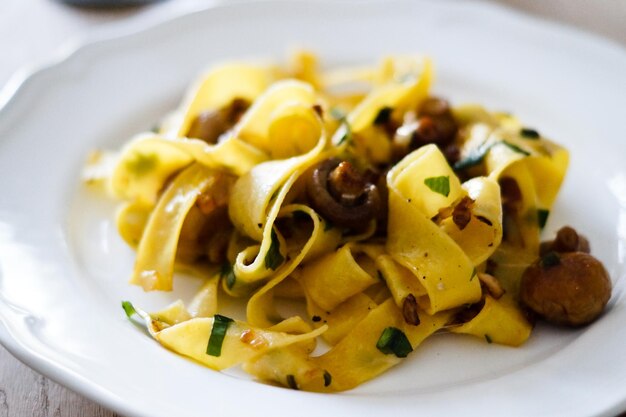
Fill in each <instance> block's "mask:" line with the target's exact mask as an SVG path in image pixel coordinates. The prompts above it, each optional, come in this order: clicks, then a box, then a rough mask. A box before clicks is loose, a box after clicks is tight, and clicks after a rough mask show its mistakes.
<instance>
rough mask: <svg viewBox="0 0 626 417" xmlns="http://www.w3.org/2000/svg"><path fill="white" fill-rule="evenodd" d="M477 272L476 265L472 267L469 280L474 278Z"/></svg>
mask: <svg viewBox="0 0 626 417" xmlns="http://www.w3.org/2000/svg"><path fill="white" fill-rule="evenodd" d="M477 274H478V273H477V272H476V267H474V269H472V276H471V277H470V281H473V280H474V277H475V276H476V275H477Z"/></svg>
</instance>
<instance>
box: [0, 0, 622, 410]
mask: <svg viewBox="0 0 626 417" xmlns="http://www.w3.org/2000/svg"><path fill="white" fill-rule="evenodd" d="M297 45H306V46H309V47H312V48H314V49H316V50H318V51H319V52H320V53H321V54H322V56H323V58H324V61H325V62H328V63H334V64H336V63H341V62H357V61H358V62H372V61H373V60H375V59H376V58H377V57H379V56H381V55H383V54H386V53H390V52H426V53H428V54H430V55H431V56H433V57H434V59H435V61H436V63H437V68H438V79H437V83H436V88H435V90H436V92H439V93H441V94H444V95H445V96H447V97H449V98H450V99H451V100H452V101H453V102H454V103H461V102H464V101H474V102H481V103H484V104H486V105H487V106H489V107H491V108H494V109H502V110H508V111H511V112H514V113H516V114H518V115H519V116H520V117H521V118H522V120H524V121H525V122H526V123H527V124H528V125H529V126H532V127H536V128H538V129H540V130H541V131H542V132H543V133H544V134H546V135H547V136H549V137H552V138H554V139H555V140H557V141H559V142H561V143H563V144H564V145H566V146H567V147H568V148H569V149H570V150H571V152H572V161H571V169H570V172H569V174H568V177H567V180H566V182H565V186H564V189H563V191H562V192H561V194H560V196H559V200H558V203H557V204H556V207H555V210H554V211H553V215H552V216H551V218H550V222H549V225H548V232H549V233H552V232H553V231H554V230H556V228H558V227H559V226H560V225H563V224H572V225H575V226H576V227H577V228H579V229H580V230H582V231H583V232H584V233H585V234H587V235H588V237H589V238H590V240H591V242H592V246H593V251H594V253H595V254H596V255H597V256H598V257H599V258H601V259H602V261H604V263H605V265H606V266H607V268H608V270H609V272H610V274H611V276H612V277H613V282H614V286H615V288H614V293H613V298H612V300H611V303H610V308H609V309H608V311H607V313H606V314H605V315H604V316H603V317H602V318H601V319H600V320H599V321H598V322H596V323H595V324H593V325H592V326H590V327H587V328H584V329H581V330H578V331H566V330H556V329H553V328H545V327H539V328H538V329H537V330H536V331H535V332H534V333H533V335H532V337H531V339H530V340H529V342H528V343H527V344H526V345H525V346H523V347H521V348H519V349H512V348H506V347H502V346H495V345H487V344H486V343H484V342H482V341H480V340H478V339H471V338H466V337H458V336H453V335H445V336H437V337H434V338H432V339H430V340H428V341H427V342H426V343H425V344H424V345H423V347H420V348H419V349H418V350H417V351H416V352H415V353H414V354H412V356H411V357H410V358H409V359H408V360H407V361H406V362H405V363H403V364H402V365H400V366H398V367H397V368H395V369H393V370H391V371H390V372H388V373H386V374H385V375H383V376H382V377H380V378H378V379H376V380H374V381H372V382H370V383H367V384H364V385H363V386H361V387H359V388H357V389H355V390H353V391H350V392H346V393H342V394H336V395H319V394H311V393H304V392H296V391H292V390H287V389H280V388H276V387H271V386H267V385H263V384H260V383H257V382H252V381H249V380H246V379H242V378H241V377H238V376H232V375H225V374H220V373H217V372H213V371H211V370H209V369H206V368H203V367H201V366H198V365H196V364H194V363H192V362H190V361H188V360H186V359H183V358H182V357H179V356H177V355H175V354H173V353H171V352H169V351H167V350H165V349H163V348H161V347H160V346H158V345H157V344H156V343H155V342H153V341H152V340H151V339H150V338H148V337H147V336H146V335H145V334H143V333H142V332H141V331H139V330H138V329H137V328H136V327H135V326H133V325H132V324H130V323H129V322H128V321H127V320H126V318H125V317H124V315H123V312H122V310H121V309H120V300H122V299H131V300H133V301H135V302H137V303H138V304H139V305H142V306H145V307H146V308H148V309H150V308H156V307H160V306H163V305H164V304H165V303H166V302H168V301H170V300H172V299H174V298H175V297H177V296H180V295H183V296H184V295H186V294H189V293H190V292H191V291H192V290H193V288H194V287H195V286H197V284H198V283H197V282H196V281H194V280H186V281H185V280H181V281H177V288H176V293H175V294H144V293H143V292H142V291H141V290H140V289H138V288H135V287H131V286H129V285H128V284H127V283H126V280H127V277H128V275H129V272H130V270H131V267H132V262H133V256H134V255H133V253H132V251H131V250H130V249H128V248H127V247H126V246H125V245H124V244H123V243H122V242H121V240H120V239H119V237H118V236H117V234H116V231H115V230H114V227H113V225H112V217H113V207H114V205H113V204H112V203H111V202H110V201H107V200H106V199H104V198H102V197H100V196H98V195H97V194H95V193H92V192H88V191H86V190H85V189H84V188H83V187H82V186H81V183H80V180H79V172H80V169H81V166H82V164H83V161H84V159H85V157H86V155H87V153H88V152H89V150H90V149H93V148H95V147H112V148H114V147H117V146H119V145H120V144H121V143H122V142H123V141H124V140H125V139H126V138H128V137H129V136H130V135H132V134H133V133H135V132H137V131H139V130H142V129H146V128H148V127H150V126H151V125H152V123H153V122H154V121H156V120H157V119H159V118H160V117H161V116H162V115H163V114H164V113H165V112H166V111H167V110H169V109H170V108H172V107H173V106H174V105H175V104H176V103H177V101H178V100H179V98H180V97H181V93H182V91H183V90H184V88H185V86H186V85H187V83H188V82H189V81H190V80H191V79H192V78H193V76H194V75H196V74H197V73H198V72H199V71H200V70H201V69H202V68H203V67H204V66H205V65H206V64H209V63H212V62H218V61H220V60H223V59H225V58H239V57H253V56H257V57H258V56H262V57H269V58H280V57H283V56H284V52H285V51H286V49H288V48H289V47H290V46H297ZM624 74H626V53H625V51H624V50H623V49H621V48H620V47H617V46H615V45H612V44H610V43H608V42H606V41H603V40H600V39H597V38H594V37H592V36H590V35H585V34H582V33H579V32H576V31H574V30H571V29H567V28H564V27H560V26H556V25H553V24H548V23H546V22H542V21H537V20H534V19H531V18H529V17H524V16H520V15H516V14H513V13H511V12H509V11H507V10H505V9H501V8H499V7H495V6H492V5H489V4H483V3H475V2H454V1H452V2H441V1H440V2H435V1H411V2H409V1H407V2H392V3H390V2H377V3H371V2H359V3H358V5H356V4H345V3H337V2H333V3H331V2H323V3H319V2H308V3H304V2H299V3H278V2H271V3H253V4H236V5H231V6H223V7H216V8H212V9H208V10H205V11H201V12H197V13H194V14H191V15H188V16H184V17H181V18H177V19H175V20H172V21H170V22H167V23H164V24H160V25H158V26H155V27H152V28H148V29H146V30H141V31H139V32H137V33H131V34H125V35H123V36H119V37H117V38H112V39H110V40H104V41H98V42H95V43H92V44H89V45H85V46H83V47H81V48H79V49H77V50H76V51H75V52H74V53H72V54H70V55H69V56H68V57H67V58H66V59H65V60H62V61H60V62H58V63H56V64H54V65H51V66H49V67H47V68H45V69H42V70H40V71H37V72H35V73H33V74H32V75H31V76H30V77H29V78H28V79H26V80H25V81H24V82H23V83H22V84H21V85H20V86H19V88H17V90H16V92H15V94H14V95H13V96H12V97H11V98H10V100H8V101H7V103H6V105H5V106H4V108H3V109H2V111H1V112H0V184H1V186H0V267H1V272H0V317H1V319H2V326H0V340H1V341H2V343H3V344H4V345H5V346H6V347H7V348H8V349H9V350H10V351H11V352H12V353H13V354H15V355H16V356H17V357H19V358H20V359H22V360H23V361H24V362H26V363H27V364H29V365H30V366H32V367H33V368H35V369H37V370H38V371H40V372H42V373H44V374H46V375H48V376H50V377H52V378H53V379H55V380H57V381H60V382H61V383H63V384H65V385H67V386H69V387H70V388H72V389H74V390H76V391H78V392H80V393H82V394H84V395H86V396H88V397H90V398H92V399H94V400H96V401H99V402H101V403H102V404H104V405H106V406H108V407H110V408H112V409H114V410H116V411H118V412H120V413H123V414H127V415H135V416H183V415H184V416H206V415H220V416H235V415H237V416H241V415H269V414H270V413H272V414H275V413H279V414H284V415H298V416H322V415H327V416H334V415H358V416H380V415H393V414H399V413H403V414H405V415H407V413H408V415H428V416H447V415H458V414H463V415H479V414H481V415H482V414H507V415H511V416H513V415H520V416H527V415H541V414H546V415H563V416H576V415H581V416H588V415H610V414H615V413H616V412H617V411H620V410H622V409H624V408H626V388H625V387H626V360H624V347H625V346H626V326H624V322H625V321H626V311H625V304H626V303H625V301H624V297H623V294H624V285H625V283H624V281H625V279H624V277H625V271H626V269H625V256H626V252H625V251H626V169H625V166H624V159H625V157H626V141H624V133H623V132H624V130H623V123H624V110H625V109H626V103H625V98H626V83H625V81H624V80H625V78H624ZM5 94H6V93H5ZM5 98H6V96H5ZM0 102H1V99H0Z"/></svg>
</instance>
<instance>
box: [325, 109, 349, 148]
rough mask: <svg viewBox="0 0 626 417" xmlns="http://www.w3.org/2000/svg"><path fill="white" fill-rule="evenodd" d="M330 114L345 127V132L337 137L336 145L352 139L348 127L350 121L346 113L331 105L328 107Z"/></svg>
mask: <svg viewBox="0 0 626 417" xmlns="http://www.w3.org/2000/svg"><path fill="white" fill-rule="evenodd" d="M330 115H331V116H332V117H333V118H334V119H336V120H338V121H339V122H340V123H341V124H342V125H344V126H345V127H346V132H345V133H344V135H343V136H342V137H341V139H339V142H337V145H341V144H342V143H344V142H346V141H349V140H350V139H352V127H350V123H348V118H347V115H346V113H344V112H343V111H342V110H341V109H339V108H337V107H333V108H332V109H330Z"/></svg>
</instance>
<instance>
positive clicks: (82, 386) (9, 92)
mask: <svg viewBox="0 0 626 417" xmlns="http://www.w3.org/2000/svg"><path fill="white" fill-rule="evenodd" d="M419 1H420V2H422V3H437V2H436V0H419ZM342 2H343V3H347V4H354V5H356V4H359V5H361V6H362V5H363V4H364V3H365V4H380V3H383V2H384V0H366V1H359V0H342ZM392 2H393V3H400V4H401V3H411V0H392ZM333 3H334V1H333V0H316V1H314V2H312V3H308V4H307V3H306V2H304V1H301V2H299V1H298V2H293V1H289V0H263V1H254V0H243V1H234V2H231V3H227V2H225V1H216V2H213V3H212V4H209V5H202V6H201V7H197V8H188V9H184V10H181V11H180V13H179V14H178V15H175V16H173V17H172V16H170V15H166V14H167V13H155V14H154V15H152V16H149V18H147V19H140V20H139V21H138V22H137V21H129V22H123V23H120V24H112V25H111V26H109V27H107V28H104V29H101V30H98V31H96V32H94V33H92V34H91V35H89V36H81V37H77V38H75V39H72V40H70V41H69V42H67V43H66V44H64V45H63V46H61V47H60V48H58V49H57V50H56V51H55V52H53V53H52V54H51V56H50V57H49V58H48V59H47V60H45V61H44V62H42V63H40V64H36V65H30V66H26V67H23V68H21V69H20V70H18V71H17V72H16V73H14V75H13V76H11V78H9V80H8V82H7V83H6V84H5V85H4V86H3V88H2V89H1V90H0V124H1V123H2V122H6V121H8V122H10V120H11V118H12V117H16V116H19V115H20V114H21V113H20V112H19V111H18V112H17V113H15V114H12V112H13V107H15V106H14V104H15V103H16V102H17V101H18V100H19V98H20V96H22V95H24V94H26V92H25V91H26V90H27V89H28V88H29V85H30V84H31V82H32V80H33V79H34V78H36V77H39V76H41V75H42V74H45V73H47V72H50V71H54V70H56V69H59V68H61V67H63V65H64V64H66V63H67V62H68V61H70V60H71V59H72V58H73V57H75V56H77V55H78V54H80V53H81V51H84V50H88V49H92V48H97V47H98V46H99V45H102V44H106V43H110V42H119V41H121V40H123V39H125V38H128V37H133V36H136V35H138V34H141V33H144V32H147V31H151V30H158V29H159V28H160V27H162V26H164V25H166V24H176V22H180V21H181V20H184V19H186V18H188V17H189V16H192V15H196V14H201V13H210V12H211V11H212V10H215V9H221V8H239V7H246V6H247V5H249V4H263V5H264V7H272V5H274V6H275V7H279V6H280V5H284V4H289V5H290V6H293V5H294V4H298V6H297V7H300V5H303V6H302V7H303V8H304V9H307V8H309V7H318V6H317V5H318V4H325V5H329V4H333ZM449 3H456V4H459V5H460V4H463V5H464V6H465V7H468V8H472V9H480V8H486V9H487V10H497V11H498V13H505V14H507V15H508V17H509V18H511V19H513V18H514V19H519V20H520V21H524V20H525V21H526V23H530V22H534V23H539V24H541V25H542V26H544V27H546V28H548V29H549V30H551V31H557V32H560V33H563V34H564V35H565V36H566V37H568V38H571V40H572V41H576V42H578V41H581V42H591V43H593V44H594V47H600V48H605V49H607V50H609V51H612V52H615V53H617V52H619V53H621V54H622V58H623V61H624V62H625V63H626V47H624V46H622V45H621V44H619V43H617V42H616V41H614V40H611V39H608V38H605V37H603V36H601V35H597V34H593V33H590V32H587V31H584V30H582V29H579V28H575V27H572V26H569V25H567V24H563V23H559V22H554V21H550V20H548V19H547V18H542V17H537V16H533V15H530V14H527V13H524V12H521V11H516V10H514V9H512V8H509V7H506V6H504V5H502V4H497V3H490V2H487V1H484V0H479V1H475V2H473V3H472V4H471V6H468V4H469V3H467V2H463V1H462V0H449ZM294 7H295V6H294ZM620 298H623V296H622V297H620ZM0 303H2V304H6V305H7V306H8V307H9V308H11V307H12V306H11V302H10V301H8V300H5V299H4V298H3V297H2V294H0ZM8 321H9V319H8V318H6V317H4V316H3V315H0V343H1V344H2V345H3V346H4V347H5V348H6V349H7V350H8V351H9V352H10V353H11V354H12V355H13V356H15V357H16V358H18V359H19V360H20V361H22V362H23V363H25V364H27V366H29V367H31V368H33V369H34V370H36V371H37V372H39V373H41V374H43V375H45V376H46V377H49V378H50V379H52V380H54V381H56V382H58V383H60V384H62V385H63V386H66V387H68V388H70V389H71V390H73V391H75V392H78V393H80V394H81V395H84V396H85V397H87V398H89V399H91V400H92V401H94V402H96V403H98V404H100V405H102V406H104V407H106V408H108V409H110V410H113V411H115V412H118V413H121V414H123V415H128V416H145V415H148V414H146V413H145V410H140V409H136V408H135V407H132V406H131V405H130V404H131V403H126V402H125V401H124V398H122V397H120V396H118V395H116V394H114V393H113V392H112V391H111V390H109V389H107V388H106V387H105V386H102V385H100V384H98V383H96V382H94V381H91V380H89V379H87V378H85V377H83V376H82V375H81V374H80V373H78V372H76V371H74V370H72V369H70V367H69V366H67V364H62V363H59V362H56V361H54V360H53V359H52V358H50V357H46V356H45V355H44V354H42V352H39V351H37V350H36V349H34V348H32V347H31V346H29V345H28V344H27V343H24V342H23V341H22V340H20V338H19V336H16V335H15V334H13V333H12V332H11V328H10V326H8V325H7V322H8ZM624 408H626V394H625V395H624V398H623V400H622V401H621V402H620V403H619V404H614V405H613V406H611V407H610V409H606V410H604V412H603V414H606V415H610V413H613V412H619V411H621V410H623V409H624Z"/></svg>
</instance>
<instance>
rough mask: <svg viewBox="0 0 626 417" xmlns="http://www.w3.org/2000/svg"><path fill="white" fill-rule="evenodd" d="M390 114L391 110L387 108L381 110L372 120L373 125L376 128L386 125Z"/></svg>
mask: <svg viewBox="0 0 626 417" xmlns="http://www.w3.org/2000/svg"><path fill="white" fill-rule="evenodd" d="M392 112H393V109H392V108H391V107H389V106H385V107H383V108H381V109H380V110H379V111H378V114H377V115H376V118H375V119H374V124H375V125H377V126H379V125H384V124H386V123H387V122H388V121H389V118H390V117H391V113H392Z"/></svg>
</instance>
